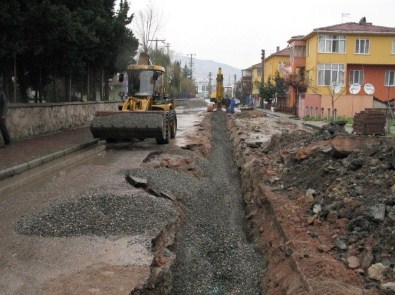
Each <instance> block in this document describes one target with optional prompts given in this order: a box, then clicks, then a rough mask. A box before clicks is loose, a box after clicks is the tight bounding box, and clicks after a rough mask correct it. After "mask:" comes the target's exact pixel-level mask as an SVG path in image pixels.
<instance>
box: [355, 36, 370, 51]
mask: <svg viewBox="0 0 395 295" xmlns="http://www.w3.org/2000/svg"><path fill="white" fill-rule="evenodd" d="M355 53H359V54H368V53H369V39H357V40H356V42H355Z"/></svg>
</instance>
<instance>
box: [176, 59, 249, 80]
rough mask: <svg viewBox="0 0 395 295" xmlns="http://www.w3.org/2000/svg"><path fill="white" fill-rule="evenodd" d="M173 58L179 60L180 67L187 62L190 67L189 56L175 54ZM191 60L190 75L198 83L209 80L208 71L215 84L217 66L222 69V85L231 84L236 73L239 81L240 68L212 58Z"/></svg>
mask: <svg viewBox="0 0 395 295" xmlns="http://www.w3.org/2000/svg"><path fill="white" fill-rule="evenodd" d="M174 60H180V61H181V67H182V68H184V65H185V64H187V66H188V68H189V67H190V63H191V59H190V57H187V56H180V55H179V56H175V57H174ZM174 60H173V61H174ZM192 62H193V67H192V71H193V72H192V76H193V79H195V80H196V82H197V83H198V84H199V83H204V82H206V83H207V82H208V80H209V73H210V72H211V79H212V82H213V83H214V84H215V79H216V76H217V72H218V68H221V69H222V74H223V75H224V85H228V84H229V85H230V84H233V83H234V79H235V78H234V75H236V81H239V80H240V78H241V70H240V69H237V68H235V67H232V66H230V65H227V64H223V63H220V62H216V61H213V60H203V59H197V58H193V59H192Z"/></svg>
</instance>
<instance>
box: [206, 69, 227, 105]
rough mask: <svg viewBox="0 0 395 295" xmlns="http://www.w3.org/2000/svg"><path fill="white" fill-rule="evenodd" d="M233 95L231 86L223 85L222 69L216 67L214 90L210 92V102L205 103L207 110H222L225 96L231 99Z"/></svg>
mask: <svg viewBox="0 0 395 295" xmlns="http://www.w3.org/2000/svg"><path fill="white" fill-rule="evenodd" d="M233 96H234V94H233V86H224V76H223V74H222V69H221V68H219V69H218V73H217V85H216V90H215V91H213V92H212V93H210V103H209V104H208V105H207V111H208V112H212V111H214V110H215V109H216V110H217V111H221V110H222V105H223V104H224V103H225V98H226V97H228V98H229V99H231V98H232V97H233Z"/></svg>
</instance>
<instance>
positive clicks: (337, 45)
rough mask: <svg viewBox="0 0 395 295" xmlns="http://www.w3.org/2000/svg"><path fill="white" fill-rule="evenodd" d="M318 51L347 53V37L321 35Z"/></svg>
mask: <svg viewBox="0 0 395 295" xmlns="http://www.w3.org/2000/svg"><path fill="white" fill-rule="evenodd" d="M318 51H319V52H320V53H345V52H346V36H344V35H319V37H318Z"/></svg>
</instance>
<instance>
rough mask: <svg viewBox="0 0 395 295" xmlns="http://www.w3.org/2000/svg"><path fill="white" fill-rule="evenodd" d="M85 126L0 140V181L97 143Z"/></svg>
mask: <svg viewBox="0 0 395 295" xmlns="http://www.w3.org/2000/svg"><path fill="white" fill-rule="evenodd" d="M97 142H98V140H97V139H94V138H93V136H92V134H91V132H90V129H89V127H82V128H75V129H68V130H64V131H61V132H58V133H53V134H48V135H43V136H38V137H34V138H31V139H26V140H19V141H13V142H12V143H11V145H10V146H8V147H6V148H3V147H2V142H1V143H0V144H1V145H0V180H3V179H5V178H7V177H11V176H13V175H17V174H20V173H22V172H25V171H27V170H29V169H32V168H34V167H37V166H40V165H42V164H44V163H47V162H50V161H52V160H55V159H57V158H60V157H62V156H65V155H68V154H70V153H72V152H74V151H76V150H79V149H82V148H84V147H87V146H90V145H94V144H97Z"/></svg>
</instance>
